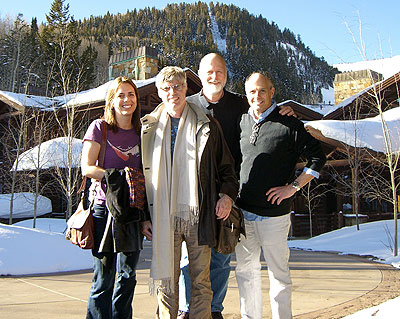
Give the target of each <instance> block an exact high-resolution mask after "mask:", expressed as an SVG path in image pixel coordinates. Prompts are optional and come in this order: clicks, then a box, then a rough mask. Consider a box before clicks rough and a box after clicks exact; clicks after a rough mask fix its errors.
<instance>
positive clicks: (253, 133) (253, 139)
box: [249, 123, 260, 145]
mask: <svg viewBox="0 0 400 319" xmlns="http://www.w3.org/2000/svg"><path fill="white" fill-rule="evenodd" d="M251 129H252V131H251V135H250V138H249V142H250V144H252V145H256V141H257V137H258V132H259V131H260V125H259V123H255V124H254V125H253V127H252V128H251Z"/></svg>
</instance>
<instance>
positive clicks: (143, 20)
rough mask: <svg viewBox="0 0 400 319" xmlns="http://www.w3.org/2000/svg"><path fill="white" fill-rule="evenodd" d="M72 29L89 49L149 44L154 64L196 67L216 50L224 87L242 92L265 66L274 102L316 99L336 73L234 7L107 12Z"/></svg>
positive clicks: (288, 35) (289, 37) (296, 42)
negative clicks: (225, 73)
mask: <svg viewBox="0 0 400 319" xmlns="http://www.w3.org/2000/svg"><path fill="white" fill-rule="evenodd" d="M78 30H79V34H80V35H81V36H82V37H83V38H84V39H85V40H86V41H90V42H91V43H93V44H94V45H95V47H96V45H98V44H102V45H106V47H108V48H109V49H108V50H109V54H112V53H116V52H119V51H121V50H129V49H133V48H135V47H137V46H141V45H149V46H152V47H155V48H156V49H157V51H158V53H159V56H160V67H162V66H165V65H178V66H181V67H189V68H191V69H192V70H194V71H197V69H198V64H199V61H200V59H201V57H202V56H203V55H204V54H206V53H208V52H212V51H214V52H219V53H220V54H222V55H223V56H224V57H225V58H226V61H227V64H228V69H229V82H228V87H229V88H231V89H233V90H235V91H238V92H243V80H244V78H245V77H246V76H247V75H248V74H249V73H251V72H253V71H256V70H266V71H268V72H269V73H270V74H271V75H272V77H273V79H274V81H275V86H276V89H277V90H276V98H277V100H278V101H281V100H285V99H296V100H297V101H301V102H302V103H313V102H318V101H321V88H328V87H329V86H332V82H333V78H334V74H335V71H336V70H335V69H333V68H332V67H331V66H329V65H328V64H327V63H326V62H325V61H324V60H323V59H320V58H318V57H316V56H315V55H314V53H313V52H312V51H311V49H310V48H309V47H307V46H306V45H305V44H304V43H303V42H302V41H301V38H300V36H295V35H294V34H293V33H292V32H291V31H290V30H288V29H284V30H283V31H281V30H280V29H279V28H278V26H277V25H276V24H275V23H274V22H271V23H270V22H268V21H267V20H266V19H265V18H263V17H262V16H257V17H256V16H254V15H251V14H249V12H248V11H247V10H246V9H240V8H238V7H236V6H234V5H229V6H228V5H225V4H218V3H217V4H215V5H214V4H213V3H212V2H211V3H210V4H209V5H208V4H207V3H203V2H197V3H196V4H185V3H180V4H169V5H167V6H166V7H165V8H164V9H162V10H158V9H155V8H146V9H143V10H136V9H134V10H133V11H127V12H126V13H125V14H118V15H112V14H109V13H107V14H106V15H105V16H100V17H93V16H92V17H90V18H87V19H84V20H83V21H78ZM336 72H337V71H336Z"/></svg>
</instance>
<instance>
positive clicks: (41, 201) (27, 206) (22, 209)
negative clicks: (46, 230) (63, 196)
mask: <svg viewBox="0 0 400 319" xmlns="http://www.w3.org/2000/svg"><path fill="white" fill-rule="evenodd" d="M34 198H35V194H34V193H14V197H13V199H14V201H13V204H14V206H13V214H12V216H13V218H26V217H31V216H32V213H33V204H34ZM10 199H11V194H0V218H8V217H9V216H10ZM51 212H52V208H51V201H50V199H48V198H47V197H44V196H42V195H38V200H37V210H36V215H37V216H41V215H45V214H48V213H51Z"/></svg>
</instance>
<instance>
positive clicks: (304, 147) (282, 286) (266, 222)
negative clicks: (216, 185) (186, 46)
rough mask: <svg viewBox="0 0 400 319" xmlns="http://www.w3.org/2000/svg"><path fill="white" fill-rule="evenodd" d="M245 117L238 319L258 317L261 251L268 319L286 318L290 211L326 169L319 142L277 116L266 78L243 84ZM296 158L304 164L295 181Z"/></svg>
mask: <svg viewBox="0 0 400 319" xmlns="http://www.w3.org/2000/svg"><path fill="white" fill-rule="evenodd" d="M245 89H246V95H247V100H248V102H249V105H250V109H249V111H248V114H244V115H243V116H242V119H241V121H240V129H241V135H240V150H241V153H242V158H243V160H242V164H241V167H240V194H239V198H238V199H237V201H236V203H237V205H238V206H239V207H240V208H241V209H242V211H243V214H244V217H245V226H246V237H243V236H242V238H241V241H240V242H239V244H238V245H237V246H236V260H237V266H236V279H237V282H238V287H239V294H240V308H241V314H242V318H252V319H261V318H262V298H261V296H262V294H261V263H260V253H261V248H262V251H263V253H264V258H265V260H266V262H267V265H268V275H269V281H270V291H269V294H270V303H271V310H272V318H273V319H291V318H292V310H291V287H292V284H291V278H290V272H289V254H290V251H289V247H288V244H287V236H288V232H289V228H290V214H289V213H290V206H291V202H292V199H293V196H294V194H295V193H296V192H297V191H298V190H299V189H300V188H301V187H303V186H304V185H306V184H307V183H309V182H310V181H311V180H312V179H313V178H315V177H316V178H318V177H319V173H318V172H319V171H320V170H321V169H322V167H323V165H324V164H325V161H326V159H325V155H324V153H323V151H322V149H321V146H320V143H319V142H318V141H317V140H316V139H314V138H313V137H312V136H311V135H310V134H309V133H308V132H307V131H306V130H305V129H304V125H303V123H302V122H301V121H300V120H298V119H296V118H295V117H292V116H282V115H280V114H279V112H278V109H277V107H276V103H274V102H273V96H274V92H275V88H274V86H273V83H272V81H271V79H270V78H269V76H268V75H266V74H261V73H253V74H252V75H250V76H249V77H248V78H247V79H246V83H245ZM300 156H304V157H305V158H306V159H307V160H308V162H307V164H306V167H305V168H304V170H303V172H302V173H301V174H300V175H299V176H297V177H296V176H295V168H296V163H297V161H298V159H299V157H300Z"/></svg>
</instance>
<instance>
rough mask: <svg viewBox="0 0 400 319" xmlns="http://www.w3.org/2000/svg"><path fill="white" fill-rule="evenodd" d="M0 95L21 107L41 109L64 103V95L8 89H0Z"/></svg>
mask: <svg viewBox="0 0 400 319" xmlns="http://www.w3.org/2000/svg"><path fill="white" fill-rule="evenodd" d="M0 95H2V96H3V97H4V98H6V99H7V100H9V101H11V102H13V103H15V104H17V105H20V106H21V107H24V106H25V107H35V108H40V109H43V110H46V109H51V108H52V107H57V106H59V105H61V104H63V103H64V96H56V97H46V96H38V95H29V94H23V93H13V92H8V91H0Z"/></svg>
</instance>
